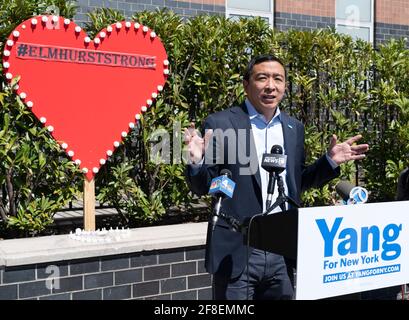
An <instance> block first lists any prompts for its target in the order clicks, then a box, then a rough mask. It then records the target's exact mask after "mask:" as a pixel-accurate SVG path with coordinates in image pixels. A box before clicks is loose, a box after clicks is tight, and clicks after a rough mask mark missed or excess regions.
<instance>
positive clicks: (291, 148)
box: [281, 112, 297, 192]
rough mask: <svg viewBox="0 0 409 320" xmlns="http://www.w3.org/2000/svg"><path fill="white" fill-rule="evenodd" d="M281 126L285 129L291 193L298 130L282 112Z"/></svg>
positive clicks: (285, 146)
mask: <svg viewBox="0 0 409 320" xmlns="http://www.w3.org/2000/svg"><path fill="white" fill-rule="evenodd" d="M281 124H282V128H283V137H284V150H285V154H286V155H287V166H286V167H287V174H286V175H287V179H286V180H287V187H288V189H289V191H290V192H291V191H292V189H293V188H292V184H291V181H292V180H293V179H292V177H291V175H292V174H293V172H294V170H293V167H294V159H295V153H296V151H295V150H296V144H297V139H296V130H295V127H294V125H293V124H291V123H290V117H289V116H288V115H287V114H286V113H285V112H281Z"/></svg>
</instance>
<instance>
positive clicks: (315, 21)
mask: <svg viewBox="0 0 409 320" xmlns="http://www.w3.org/2000/svg"><path fill="white" fill-rule="evenodd" d="M334 26H335V19H334V18H333V17H324V16H322V17H321V16H311V15H305V14H298V13H288V12H276V14H275V18H274V28H276V29H278V30H280V31H285V30H289V29H297V30H314V29H318V28H328V27H334Z"/></svg>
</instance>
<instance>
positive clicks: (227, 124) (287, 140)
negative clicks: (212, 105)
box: [186, 103, 339, 278]
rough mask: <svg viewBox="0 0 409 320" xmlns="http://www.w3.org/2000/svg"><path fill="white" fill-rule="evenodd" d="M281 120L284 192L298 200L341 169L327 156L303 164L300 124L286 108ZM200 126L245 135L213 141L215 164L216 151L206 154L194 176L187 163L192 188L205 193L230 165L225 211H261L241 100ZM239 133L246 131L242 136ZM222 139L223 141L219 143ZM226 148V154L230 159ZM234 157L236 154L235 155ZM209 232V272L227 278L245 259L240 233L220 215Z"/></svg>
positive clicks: (258, 182)
mask: <svg viewBox="0 0 409 320" xmlns="http://www.w3.org/2000/svg"><path fill="white" fill-rule="evenodd" d="M281 119H282V120H281V121H282V127H283V134H284V149H285V152H286V154H287V168H286V170H287V176H286V183H287V187H288V193H289V194H288V196H290V197H291V198H292V199H294V200H295V201H297V202H300V195H301V192H302V191H304V190H306V189H307V188H310V187H318V186H322V185H324V184H325V183H327V182H329V181H330V180H331V179H333V178H335V177H336V176H337V175H338V174H339V168H337V169H336V170H333V169H332V167H331V165H330V164H329V162H328V160H327V159H326V157H325V155H324V156H323V157H321V158H320V159H318V160H317V161H316V162H315V163H313V164H312V165H309V166H305V155H304V126H303V124H302V123H301V122H300V121H298V120H296V119H295V118H292V117H290V116H288V115H287V114H286V113H284V112H281ZM204 128H205V129H213V130H215V129H221V131H222V132H227V131H226V130H228V129H230V133H231V132H234V133H236V134H237V135H238V136H242V137H243V136H246V138H245V139H238V140H239V141H238V142H237V143H233V142H232V140H233V139H222V140H218V141H219V142H216V143H213V144H212V146H210V147H209V148H208V149H209V150H219V151H220V150H221V145H224V148H223V151H221V156H220V157H219V159H217V160H218V161H217V163H210V161H208V160H209V159H212V160H213V161H214V156H209V155H206V157H205V163H204V164H203V165H202V167H201V168H200V171H199V173H197V174H195V175H192V172H191V168H190V166H188V167H187V170H186V178H187V182H188V185H189V187H190V189H191V190H192V191H193V192H194V193H196V194H197V195H204V194H207V193H208V191H209V186H210V181H211V180H212V179H213V178H214V177H216V176H218V175H219V174H220V170H221V169H224V168H225V169H229V170H230V171H231V172H232V180H233V181H234V182H236V187H235V190H234V194H233V198H232V199H226V200H224V201H223V212H225V213H226V214H229V215H232V216H235V217H236V218H237V219H238V220H240V221H243V220H244V219H245V218H246V217H250V216H253V215H255V214H258V213H261V212H262V208H263V204H262V193H261V179H260V172H259V170H258V159H257V153H256V149H255V142H254V139H253V135H252V132H251V123H250V119H249V116H248V113H247V108H246V106H245V104H244V103H243V104H242V105H241V106H239V107H232V108H229V109H227V110H224V111H221V112H217V113H215V114H212V115H210V116H209V117H208V118H207V119H206V120H205V125H204ZM233 130H234V131H233ZM219 131H220V130H219ZM214 132H215V133H214V135H213V136H214V140H217V138H216V137H217V131H216V130H215V131H214ZM243 132H245V133H246V134H245V135H243ZM219 133H220V132H219ZM243 140H245V141H243ZM220 141H223V142H222V143H220ZM233 144H236V145H237V147H235V146H233V147H232V145H233ZM234 150H235V151H234ZM229 151H230V159H229V158H228V157H229ZM246 155H247V161H243V159H246ZM232 156H233V159H232ZM234 156H236V157H235V159H234ZM234 160H235V161H234ZM246 173H247V174H246ZM209 225H210V224H209ZM209 231H210V228H209V229H208V237H207V244H206V261H205V265H206V269H207V271H208V272H210V273H216V272H217V273H221V274H223V275H224V276H228V277H231V278H234V277H237V276H239V275H240V274H241V272H242V271H243V269H244V266H245V264H246V261H247V260H246V248H245V246H244V244H243V235H242V234H241V233H238V232H233V231H231V230H229V228H228V225H227V223H226V222H225V221H223V220H222V219H219V220H218V222H217V225H216V228H215V230H214V233H213V235H212V236H210V233H209Z"/></svg>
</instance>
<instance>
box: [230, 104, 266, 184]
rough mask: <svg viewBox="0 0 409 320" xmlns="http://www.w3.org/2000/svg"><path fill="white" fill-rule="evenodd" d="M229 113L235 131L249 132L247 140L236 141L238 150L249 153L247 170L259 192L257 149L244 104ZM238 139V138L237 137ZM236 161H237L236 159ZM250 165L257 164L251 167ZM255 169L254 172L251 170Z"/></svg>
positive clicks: (259, 179)
mask: <svg viewBox="0 0 409 320" xmlns="http://www.w3.org/2000/svg"><path fill="white" fill-rule="evenodd" d="M231 112H232V114H233V117H232V118H231V120H232V124H233V127H234V128H236V129H245V130H246V132H250V137H249V138H247V135H246V139H245V141H243V140H244V139H237V140H238V144H239V145H238V146H237V147H238V150H243V148H244V150H245V152H246V153H247V152H249V153H250V161H249V164H248V165H249V169H250V170H251V174H252V175H253V177H254V178H255V179H256V182H257V185H258V187H259V188H260V191H261V178H260V170H259V165H258V158H257V151H256V150H257V149H256V145H255V142H254V136H253V132H252V130H251V123H250V119H249V115H248V111H247V107H246V104H245V103H244V102H243V103H242V104H241V105H240V107H236V108H232V109H231ZM238 137H239V136H238ZM237 161H238V159H237ZM250 164H257V166H256V165H254V166H252V165H250ZM253 167H254V168H255V171H254V170H252V168H253Z"/></svg>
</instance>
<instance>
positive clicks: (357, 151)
mask: <svg viewBox="0 0 409 320" xmlns="http://www.w3.org/2000/svg"><path fill="white" fill-rule="evenodd" d="M361 138H362V136H361V135H360V134H358V135H356V136H354V137H352V138H349V139H348V140H347V141H345V142H342V143H337V136H336V135H335V134H334V135H332V138H331V142H330V146H329V149H328V155H329V157H330V158H331V159H332V160H334V161H335V162H336V163H337V164H338V165H340V164H341V163H344V162H347V161H351V160H361V159H363V158H365V152H367V151H368V149H369V146H368V145H367V144H355V142H357V141H358V140H359V139H361Z"/></svg>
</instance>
